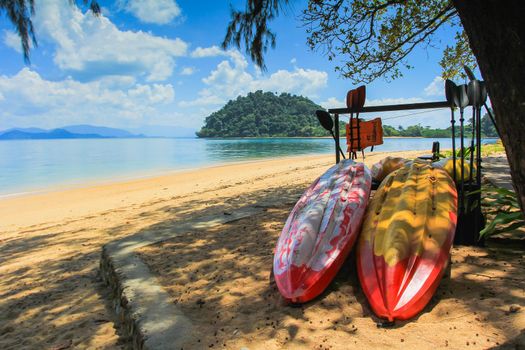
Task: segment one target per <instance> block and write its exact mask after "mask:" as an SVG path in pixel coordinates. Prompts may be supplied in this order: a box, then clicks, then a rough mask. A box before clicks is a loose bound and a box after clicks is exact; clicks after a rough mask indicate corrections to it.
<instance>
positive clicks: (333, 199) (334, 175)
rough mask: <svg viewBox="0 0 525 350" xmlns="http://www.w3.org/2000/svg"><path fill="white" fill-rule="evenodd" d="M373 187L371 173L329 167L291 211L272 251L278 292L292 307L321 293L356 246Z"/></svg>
mask: <svg viewBox="0 0 525 350" xmlns="http://www.w3.org/2000/svg"><path fill="white" fill-rule="evenodd" d="M370 188H371V175H370V171H369V170H368V168H366V166H365V165H364V164H362V163H356V162H354V161H352V160H344V161H342V162H340V163H339V164H336V165H335V166H333V167H331V168H330V169H328V171H327V172H326V173H324V174H323V175H321V176H320V177H319V178H318V179H317V180H316V181H315V182H314V183H313V184H312V185H311V186H310V187H309V188H308V189H307V190H306V192H305V193H304V194H303V196H302V197H301V198H300V199H299V201H298V202H297V203H296V205H295V207H294V208H293V210H292V212H291V213H290V215H289V217H288V219H287V221H286V224H285V226H284V228H283V230H282V232H281V235H280V237H279V240H278V242H277V246H276V249H275V255H274V261H273V272H274V277H275V282H276V284H277V287H278V289H279V292H280V293H281V295H282V296H283V298H284V299H286V300H288V301H289V302H292V303H304V302H307V301H310V300H312V299H313V298H315V297H317V296H318V295H319V294H321V293H322V292H323V291H324V290H325V289H326V287H327V286H328V285H329V284H330V282H331V281H332V279H333V278H334V277H335V275H336V274H337V272H338V271H339V269H340V267H341V266H342V264H343V263H344V261H345V260H346V258H347V256H348V254H349V253H350V251H351V249H352V247H353V246H354V244H355V242H356V240H357V236H358V234H359V229H360V226H361V223H362V219H363V216H364V213H365V208H366V205H367V203H368V198H369V196H370Z"/></svg>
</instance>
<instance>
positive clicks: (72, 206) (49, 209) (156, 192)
mask: <svg viewBox="0 0 525 350" xmlns="http://www.w3.org/2000/svg"><path fill="white" fill-rule="evenodd" d="M421 153H422V152H421V151H401V152H374V153H371V154H369V155H368V156H367V157H366V158H365V163H366V164H367V165H369V166H370V165H372V164H373V163H375V162H377V161H379V160H380V159H382V158H384V157H385V156H387V155H398V156H404V157H415V156H418V155H421ZM334 162H335V159H334V155H333V154H321V155H319V154H317V155H308V156H293V157H281V158H268V159H263V160H260V159H258V160H250V161H242V162H234V163H227V164H222V165H214V166H210V167H206V168H198V169H192V170H183V171H174V172H169V173H164V174H161V175H155V176H149V177H143V178H139V179H136V178H135V179H127V180H124V181H110V182H104V183H100V182H99V183H89V182H88V183H84V184H81V185H79V186H75V187H73V188H56V187H55V188H48V189H46V190H44V191H41V192H38V193H25V194H21V195H19V196H12V197H7V198H5V197H4V198H1V199H0V213H2V216H3V217H4V218H5V219H4V220H2V222H0V231H1V230H3V229H9V228H13V227H18V228H20V227H27V226H31V225H36V224H41V223H44V222H53V223H62V222H64V221H66V222H68V221H71V220H74V219H75V218H78V217H82V216H92V215H98V214H100V213H103V212H108V211H115V210H121V209H122V210H127V209H129V208H130V207H133V206H144V205H146V204H147V203H151V202H162V201H168V200H171V199H173V198H181V197H187V196H191V195H193V194H195V193H196V192H203V191H210V194H209V195H210V198H213V191H214V190H215V189H217V188H222V187H224V186H232V185H236V184H237V183H242V182H243V181H248V180H250V181H252V180H253V179H254V178H265V177H276V176H279V174H282V173H288V172H290V171H293V169H300V168H301V167H303V168H304V167H306V168H308V169H312V171H313V169H317V170H316V171H315V172H314V175H315V177H316V176H319V175H321V174H322V173H323V172H324V170H326V169H327V168H328V167H329V166H331V165H333V164H334ZM323 169H324V170H323Z"/></svg>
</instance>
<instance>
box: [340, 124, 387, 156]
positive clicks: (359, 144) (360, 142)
mask: <svg viewBox="0 0 525 350" xmlns="http://www.w3.org/2000/svg"><path fill="white" fill-rule="evenodd" d="M357 123H359V132H358V127H357ZM346 143H347V145H348V149H347V151H348V152H356V151H361V150H363V149H365V148H367V147H370V146H375V145H382V144H383V124H382V123H381V118H375V119H372V120H367V121H364V120H361V119H359V121H358V119H357V118H355V119H354V118H352V119H351V123H348V124H346Z"/></svg>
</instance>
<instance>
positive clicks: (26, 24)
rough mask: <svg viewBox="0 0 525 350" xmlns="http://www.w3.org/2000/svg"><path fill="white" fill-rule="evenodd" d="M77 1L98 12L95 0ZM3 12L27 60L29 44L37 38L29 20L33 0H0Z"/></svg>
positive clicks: (0, 11)
mask: <svg viewBox="0 0 525 350" xmlns="http://www.w3.org/2000/svg"><path fill="white" fill-rule="evenodd" d="M68 1H69V3H70V4H71V5H74V4H75V0H68ZM78 2H79V3H82V4H84V5H87V6H89V9H90V10H91V12H92V13H94V14H95V15H98V14H100V6H99V4H98V2H97V0H81V1H78ZM3 13H5V14H6V15H7V18H9V20H10V21H11V23H13V25H14V27H15V30H16V32H17V34H18V36H19V37H20V41H21V44H22V52H23V54H24V60H25V61H26V62H29V53H30V51H31V46H37V38H36V35H35V31H34V28H33V22H32V21H31V17H32V16H33V15H34V13H35V0H0V15H1V14H3Z"/></svg>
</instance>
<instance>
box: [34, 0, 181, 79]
mask: <svg viewBox="0 0 525 350" xmlns="http://www.w3.org/2000/svg"><path fill="white" fill-rule="evenodd" d="M36 6H37V9H36V14H35V18H34V23H35V27H36V31H37V32H38V33H39V37H40V38H42V39H44V40H47V41H50V42H53V43H55V44H56V46H57V47H56V52H55V56H54V62H55V63H56V64H57V66H58V67H59V68H60V69H63V70H66V71H68V72H70V73H71V74H72V75H74V76H76V77H79V78H84V79H86V80H89V79H94V78H97V77H100V76H104V75H108V74H110V75H134V76H144V77H145V78H146V80H148V81H162V80H165V79H167V78H169V77H170V76H171V75H172V73H173V69H174V67H175V58H176V57H178V56H184V55H185V54H186V50H187V46H188V45H187V44H186V43H185V42H184V41H182V40H181V39H179V38H177V39H168V38H161V37H157V36H154V35H152V34H150V33H145V32H142V31H138V32H133V31H121V30H119V29H118V28H117V27H116V26H115V25H114V24H113V23H112V22H111V21H110V20H109V19H108V18H107V17H105V16H104V15H101V16H99V17H95V16H93V15H92V14H90V13H86V14H83V13H82V12H81V11H80V10H79V9H78V8H76V7H75V6H71V5H70V4H69V3H68V2H67V1H62V0H48V1H45V2H44V1H40V2H38V3H37V5H36Z"/></svg>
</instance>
